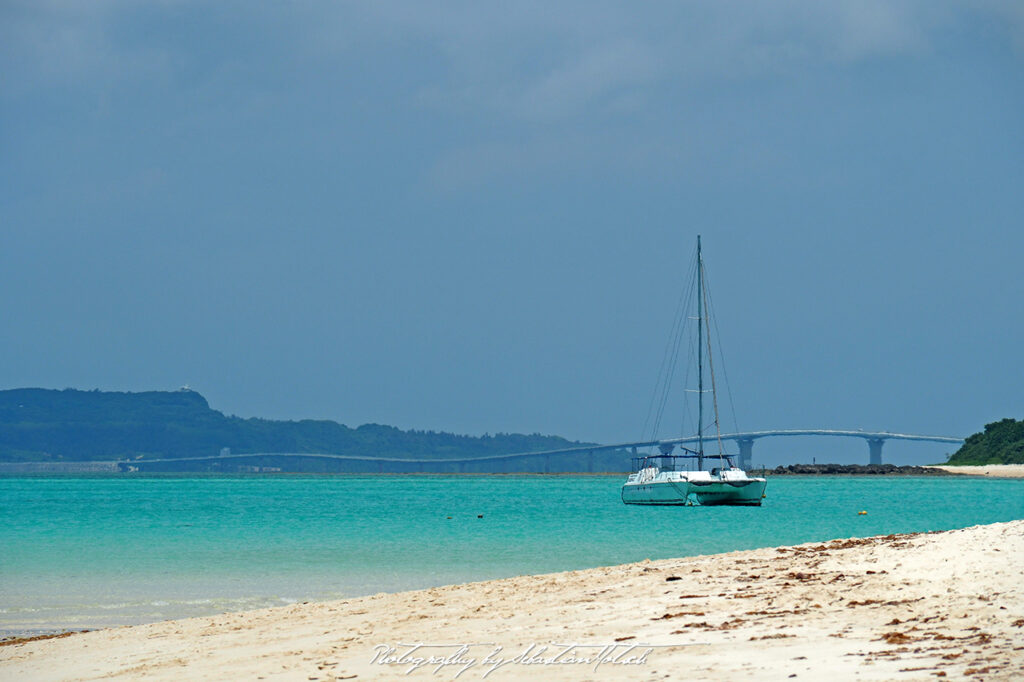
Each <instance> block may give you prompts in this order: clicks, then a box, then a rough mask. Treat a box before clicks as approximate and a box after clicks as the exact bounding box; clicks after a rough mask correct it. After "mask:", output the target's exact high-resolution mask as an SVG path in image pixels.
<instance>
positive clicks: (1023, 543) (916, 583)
mask: <svg viewBox="0 0 1024 682" xmlns="http://www.w3.org/2000/svg"><path fill="white" fill-rule="evenodd" d="M1020 556H1024V521H1011V522H1007V523H996V524H991V525H985V526H974V527H970V528H966V529H960V530H953V531H941V532H931V533H917V534H905V535H888V536H879V537H872V538H863V539H856V538H852V539H845V540H833V541H829V542H816V543H807V544H803V545H797V546H793V547H776V548H766V549H757V550H748V551H741V552H731V553H728V554H719V555H708V556H697V557H689V558H683V559H666V560H658V561H644V562H640V563H634V564H625V565H621V566H610V567H604V568H595V569H587V570H580V571H569V572H564V573H553V574H546V575H536V576H520V577H515V578H506V579H501V580H491V581H485V582H476V583H467V584H462V585H452V586H447V587H440V588H433V589H426V590H418V591H412V592H400V593H392V594H377V595H373V596H369V597H362V598H357V599H347V600H341V601H333V602H322V603H304V604H295V605H292V606H285V607H276V608H271V609H263V610H259V611H250V612H243V613H228V614H223V615H219V616H212V617H203V618H191V619H187V620H178V621H164V622H159V623H152V624H149V625H141V626H131V627H122V628H114V629H108V630H97V631H92V632H87V633H78V634H74V635H71V636H66V637H60V638H48V639H42V640H36V641H27V642H22V643H16V644H12V645H9V646H4V647H0V677H3V678H6V679H32V680H69V679H100V678H103V679H181V678H187V679H259V678H263V679H281V680H292V679H295V680H337V679H374V680H376V679H417V678H418V679H432V680H433V679H437V680H450V679H456V673H458V672H459V670H460V669H464V670H463V672H462V673H461V674H459V675H458V677H457V679H460V680H464V679H499V680H502V679H503V680H512V679H519V678H520V677H522V676H524V675H529V676H531V677H536V678H538V679H553V680H582V679H609V680H611V679H615V680H619V679H626V680H641V679H644V680H646V679H654V678H663V677H666V676H672V677H676V676H678V675H679V673H680V671H683V670H685V671H686V674H687V676H695V677H696V678H698V679H709V680H735V679H749V680H755V679H778V678H785V677H789V676H796V677H797V678H798V679H822V678H824V677H826V676H829V677H833V678H836V679H846V678H852V677H854V676H856V677H857V678H858V679H878V680H883V679H884V680H891V679H909V680H925V679H936V678H937V677H944V676H952V677H972V676H981V677H984V679H1007V680H1008V679H1013V678H1015V677H1016V678H1019V677H1020V676H1022V675H1024V585H1022V584H1021V581H1020V580H1019V570H1017V569H1016V568H1015V565H1014V563H1013V561H1014V559H1015V557H1020ZM416 643H420V644H422V645H423V646H422V647H420V648H418V649H417V648H415V647H413V646H412V645H415V644H416ZM570 644H575V645H577V646H576V648H575V649H573V650H572V651H571V653H565V650H564V646H565V645H570ZM428 646H429V647H430V648H428ZM499 647H500V648H499ZM602 647H603V649H602ZM609 647H611V648H609ZM601 651H604V652H605V653H604V654H602V653H601ZM460 652H461V653H460ZM559 652H561V653H559ZM645 652H646V653H645ZM556 654H557V655H556ZM430 656H436V658H437V661H439V662H437V663H435V664H433V665H427V664H425V663H422V661H426V660H429V658H430ZM559 656H560V657H561V658H559ZM600 656H604V657H605V659H607V660H605V661H604V662H603V663H602V662H600V661H598V662H597V664H596V665H595V663H594V661H590V662H589V663H584V662H582V661H586V660H588V658H591V659H592V658H594V657H600ZM488 657H490V658H489V660H490V663H489V664H488V662H487V661H488ZM556 659H557V660H556ZM417 660H420V661H421V663H422V664H421V665H420V666H419V667H417V666H416V661H417ZM444 661H448V662H447V663H445V662H444ZM470 662H472V663H470ZM489 666H490V667H492V668H494V669H493V670H491V672H490V673H488V669H489Z"/></svg>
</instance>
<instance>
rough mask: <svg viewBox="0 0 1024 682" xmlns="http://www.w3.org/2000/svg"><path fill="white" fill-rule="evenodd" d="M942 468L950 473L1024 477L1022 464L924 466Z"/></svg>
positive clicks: (994, 476)
mask: <svg viewBox="0 0 1024 682" xmlns="http://www.w3.org/2000/svg"><path fill="white" fill-rule="evenodd" d="M926 468H928V469H942V470H943V471H948V472H949V473H951V474H967V475H968V476H992V477H993V478H1024V464H984V465H979V466H947V465H945V464H942V465H937V466H930V467H926Z"/></svg>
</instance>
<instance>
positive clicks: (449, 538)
mask: <svg viewBox="0 0 1024 682" xmlns="http://www.w3.org/2000/svg"><path fill="white" fill-rule="evenodd" d="M623 478H624V477H605V476H580V477H575V476H479V477H474V476H451V477H448V476H394V477H389V476H250V477H246V476H237V477H185V476H182V477H156V476H154V477H116V476H111V477H81V478H79V477H24V478H0V634H5V633H6V634H11V633H26V632H36V631H48V630H54V629H64V628H95V627H103V626H113V625H124V624H134V623H142V622H150V621H156V620H163V619H168V618H179V617H186V616H194V615H207V614H214V613H220V612H224V611H234V610H241V609H248V608H259V607H263V606H273V605H280V604H284V603H291V602H294V601H306V600H315V599H328V598H341V597H350V596H358V595H365V594H372V593H375V592H382V591H398V590H406V589H414V588H421V587H427V586H434V585H444V584H450V583H455V582H464V581H472V580H485V579H490V578H497V577H507V576H513V575H521V574H528V573H542V572H549V571H560V570H570V569H579V568H589V567H594V566H602V565H611V564H619V563H625V562H632V561H640V560H643V559H645V558H650V559H658V558H667V557H676V556H691V555H697V554H708V553H716V552H726V551H732V550H739V549H750V548H755V547H766V546H775V545H784V544H796V543H801V542H809V541H818V540H827V539H831V538H842V537H854V536H860V537H863V536H868V535H876V534H887V533H896V532H910V531H928V530H945V529H951V528H962V527H966V526H970V525H975V524H982V523H992V522H996V521H1009V520H1013V519H1022V518H1024V480H1007V479H986V478H954V477H949V478H947V477H941V478H938V477H937V478H898V477H893V478H870V477H816V478H791V477H777V478H770V479H769V483H768V490H767V493H768V497H767V499H766V500H765V504H764V506H762V507H760V508H743V507H641V506H632V505H624V504H622V502H621V501H620V499H619V488H620V486H621V484H622V479H623ZM861 510H865V511H867V512H868V513H867V515H859V514H858V513H857V512H859V511H861ZM449 517H450V518H449Z"/></svg>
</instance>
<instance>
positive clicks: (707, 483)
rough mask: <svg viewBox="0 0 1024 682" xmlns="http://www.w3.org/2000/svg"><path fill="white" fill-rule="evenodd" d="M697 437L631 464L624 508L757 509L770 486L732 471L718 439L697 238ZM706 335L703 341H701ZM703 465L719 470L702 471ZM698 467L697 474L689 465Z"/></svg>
mask: <svg viewBox="0 0 1024 682" xmlns="http://www.w3.org/2000/svg"><path fill="white" fill-rule="evenodd" d="M696 270H697V283H696V284H697V287H696V288H697V343H696V345H697V396H698V398H697V401H698V403H697V404H698V407H697V437H696V446H697V447H696V449H694V450H691V449H689V448H686V447H682V445H681V444H678V446H679V447H680V449H681V450H682V451H683V454H681V455H673V454H672V451H673V450H674V449H675V447H676V446H677V443H675V442H672V441H663V442H661V443H660V444H659V446H658V447H659V452H658V454H654V455H649V456H646V457H636V458H634V460H633V461H634V468H635V471H634V473H632V474H630V475H629V479H627V480H626V482H625V483H624V484H623V486H622V501H623V502H625V503H626V504H693V503H694V499H695V500H696V502H698V503H699V504H701V505H748V506H760V504H761V500H762V499H764V490H765V487H766V486H767V485H768V482H767V481H766V480H765V479H763V478H756V477H751V476H748V475H747V472H745V471H743V470H742V469H740V468H737V467H736V466H734V465H733V461H732V457H731V456H730V455H727V454H725V453H724V452H723V449H722V434H721V430H720V428H719V424H718V397H717V393H716V392H715V378H714V377H715V375H714V370H713V365H712V364H711V329H710V320H709V318H708V306H707V300H706V287H705V281H704V261H703V259H702V258H701V251H700V237H699V236H698V237H697V268H696ZM705 329H706V336H705ZM705 343H706V344H707V351H708V366H709V369H711V394H712V397H713V405H714V412H715V435H716V440H717V441H718V454H717V455H706V454H705V452H704V418H703V417H704V415H703V412H704V359H703V354H704V344H705ZM705 460H712V462H713V463H717V464H718V466H715V467H713V468H712V469H711V470H710V471H705V470H704V463H705ZM693 463H696V468H695V469H694V468H692V464H693Z"/></svg>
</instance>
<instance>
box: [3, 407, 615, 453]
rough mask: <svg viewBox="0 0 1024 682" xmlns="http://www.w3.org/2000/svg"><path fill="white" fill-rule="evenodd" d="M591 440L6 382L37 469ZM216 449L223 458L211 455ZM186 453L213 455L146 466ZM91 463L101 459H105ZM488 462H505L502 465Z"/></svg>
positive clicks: (7, 428)
mask: <svg viewBox="0 0 1024 682" xmlns="http://www.w3.org/2000/svg"><path fill="white" fill-rule="evenodd" d="M587 445H593V443H582V442H579V441H570V440H567V439H565V438H561V437H559V436H544V435H540V434H537V433H534V434H530V435H523V434H515V433H498V434H494V435H484V436H463V435H457V434H452V433H444V432H435V431H416V430H410V431H403V430H401V429H398V428H395V427H393V426H385V425H381V424H364V425H362V426H360V427H358V428H350V427H348V426H345V425H344V424H339V423H337V422H334V421H327V420H311V419H304V420H301V421H274V420H269V419H255V418H251V419H245V418H241V417H236V416H227V415H225V414H223V413H222V412H219V411H217V410H214V409H212V408H211V407H210V405H209V404H208V403H207V401H206V399H205V398H204V397H203V396H202V395H200V394H199V393H197V392H196V391H192V390H186V389H183V390H180V391H149V392H143V393H121V392H107V391H81V390H75V389H65V390H50V389H41V388H19V389H12V390H5V391H0V463H14V462H22V463H32V462H36V463H50V465H49V466H46V467H35V469H36V470H57V471H59V470H61V469H62V468H63V469H74V470H83V469H89V468H90V467H83V466H74V467H60V466H55V465H58V464H60V463H70V462H77V463H82V462H94V463H99V462H105V463H108V464H112V463H113V462H114V461H118V460H120V461H125V460H131V461H132V462H133V463H135V468H138V469H140V470H146V471H154V470H165V471H213V472H216V471H244V472H248V471H304V472H337V471H355V472H359V471H367V472H377V471H384V472H388V471H395V470H399V471H404V470H409V471H415V470H416V468H415V467H402V466H400V465H394V466H392V465H390V464H389V465H387V466H383V465H381V466H377V465H374V463H372V462H371V463H369V464H367V463H362V464H359V463H355V462H349V463H345V462H340V461H338V460H331V459H327V458H316V457H301V458H296V457H289V458H287V460H286V461H285V458H282V457H278V456H275V453H292V454H295V453H309V454H310V455H313V454H333V455H345V456H350V457H371V458H381V459H388V458H391V459H446V458H451V459H459V458H476V457H486V456H489V455H502V454H510V453H518V452H536V451H544V450H557V449H561V448H572V447H585V446H587ZM224 455H229V456H228V457H224ZM238 455H252V456H246V457H239V456H238ZM214 457H216V458H217V459H210V458H214ZM183 458H207V459H205V460H203V461H195V460H194V459H193V461H190V462H181V463H179V464H176V465H173V464H169V465H166V466H164V465H157V464H155V463H154V464H153V465H152V466H147V463H148V462H150V461H154V460H167V459H183ZM553 459H554V458H553ZM557 460H558V461H557V462H552V463H551V464H553V465H554V466H556V467H557V468H556V469H554V471H589V470H592V471H625V470H626V469H628V467H629V457H628V454H626V453H625V452H621V451H619V452H616V451H611V452H608V451H604V452H596V453H594V454H593V455H588V454H586V453H583V454H580V455H564V456H560V457H559V458H557ZM546 464H547V463H545V462H529V461H527V462H523V463H521V465H522V466H523V467H526V468H525V470H528V471H544V468H543V467H544V466H545V465H546ZM28 468H29V469H32V467H28ZM93 468H94V469H95V470H102V469H103V467H101V466H99V464H96V465H95V467H93ZM108 468H109V467H108ZM428 470H429V467H428ZM476 470H477V469H473V470H472V471H476ZM481 470H483V471H503V470H505V468H503V467H502V466H501V465H497V466H491V467H484V468H482V469H481ZM516 470H523V469H516Z"/></svg>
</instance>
